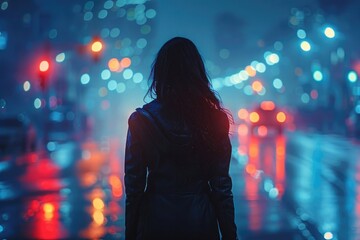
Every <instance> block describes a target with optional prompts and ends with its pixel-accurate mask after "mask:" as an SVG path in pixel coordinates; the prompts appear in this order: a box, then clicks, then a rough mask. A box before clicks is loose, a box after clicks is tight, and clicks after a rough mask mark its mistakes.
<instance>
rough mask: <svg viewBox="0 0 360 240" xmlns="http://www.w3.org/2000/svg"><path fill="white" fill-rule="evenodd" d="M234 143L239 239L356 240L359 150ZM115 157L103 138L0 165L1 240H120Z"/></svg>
mask: <svg viewBox="0 0 360 240" xmlns="http://www.w3.org/2000/svg"><path fill="white" fill-rule="evenodd" d="M232 142H233V156H232V161H231V168H230V174H231V176H232V179H233V192H234V201H235V208H236V223H237V226H238V235H239V237H240V239H287V240H288V239H290V240H291V239H350V240H352V239H354V240H355V239H359V237H360V230H359V229H360V217H359V216H360V204H359V202H360V185H359V181H360V164H359V162H360V158H359V156H360V154H359V149H358V148H357V147H356V146H358V145H357V144H358V143H353V142H351V141H349V140H347V139H340V138H338V137H336V136H322V135H315V134H304V133H299V132H294V133H287V134H286V135H279V136H278V135H275V136H269V137H256V136H248V135H244V134H239V135H234V136H232ZM123 147H124V146H123V145H122V144H120V142H119V140H118V139H117V138H110V137H109V138H101V140H99V141H86V142H84V143H81V144H75V143H71V142H68V143H65V144H59V145H57V146H56V148H55V149H54V150H53V151H50V152H45V151H38V152H36V153H28V154H25V155H21V156H5V157H3V158H2V161H1V164H0V173H1V174H0V203H1V204H0V237H1V238H14V237H17V238H35V239H61V238H66V239H74V238H84V239H97V238H104V239H124V185H123V161H122V154H121V152H122V151H123ZM19 229H21V230H19Z"/></svg>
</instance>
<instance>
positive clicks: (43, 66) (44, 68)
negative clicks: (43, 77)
mask: <svg viewBox="0 0 360 240" xmlns="http://www.w3.org/2000/svg"><path fill="white" fill-rule="evenodd" d="M49 67H50V64H49V61H47V60H43V61H41V62H40V64H39V70H40V72H46V71H47V70H49Z"/></svg>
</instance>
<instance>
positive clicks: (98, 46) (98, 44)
mask: <svg viewBox="0 0 360 240" xmlns="http://www.w3.org/2000/svg"><path fill="white" fill-rule="evenodd" d="M102 48H103V44H102V42H100V41H95V42H93V43H92V44H91V51H93V52H100V51H101V50H102Z"/></svg>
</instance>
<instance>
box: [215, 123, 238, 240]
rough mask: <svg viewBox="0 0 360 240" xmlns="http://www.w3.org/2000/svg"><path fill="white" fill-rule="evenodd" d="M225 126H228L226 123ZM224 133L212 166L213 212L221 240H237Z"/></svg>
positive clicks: (228, 155) (227, 148)
mask: <svg viewBox="0 0 360 240" xmlns="http://www.w3.org/2000/svg"><path fill="white" fill-rule="evenodd" d="M224 122H226V123H227V124H226V125H227V126H228V125H229V124H228V122H227V121H224ZM224 129H225V130H226V128H224ZM228 129H229V128H228V127H227V131H225V132H224V133H223V134H222V137H221V138H220V139H219V145H218V147H219V151H218V154H215V156H213V157H214V161H213V164H212V170H211V177H210V181H209V184H210V187H211V190H212V192H211V195H212V202H213V205H214V207H215V212H216V215H217V218H218V222H219V227H220V232H221V235H222V239H226V240H227V239H229V240H230V239H231V240H233V239H237V234H236V225H235V216H234V201H233V194H232V191H231V188H232V181H231V178H230V176H229V166H230V159H231V143H230V139H229V137H228V135H227V133H228Z"/></svg>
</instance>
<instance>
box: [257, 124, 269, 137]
mask: <svg viewBox="0 0 360 240" xmlns="http://www.w3.org/2000/svg"><path fill="white" fill-rule="evenodd" d="M267 133H268V129H267V127H265V126H260V127H259V128H258V134H259V136H260V137H265V136H266V135H267Z"/></svg>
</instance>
